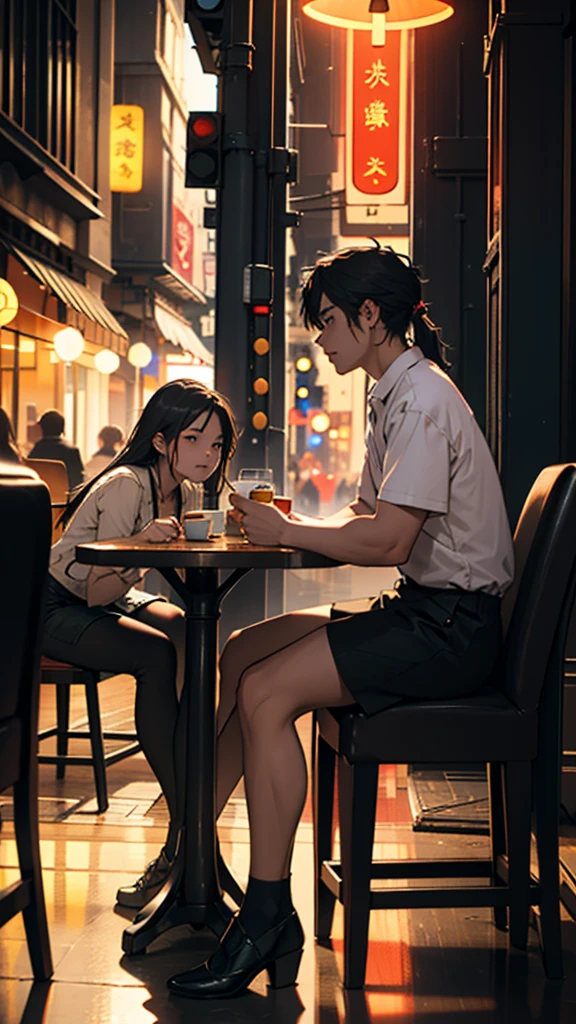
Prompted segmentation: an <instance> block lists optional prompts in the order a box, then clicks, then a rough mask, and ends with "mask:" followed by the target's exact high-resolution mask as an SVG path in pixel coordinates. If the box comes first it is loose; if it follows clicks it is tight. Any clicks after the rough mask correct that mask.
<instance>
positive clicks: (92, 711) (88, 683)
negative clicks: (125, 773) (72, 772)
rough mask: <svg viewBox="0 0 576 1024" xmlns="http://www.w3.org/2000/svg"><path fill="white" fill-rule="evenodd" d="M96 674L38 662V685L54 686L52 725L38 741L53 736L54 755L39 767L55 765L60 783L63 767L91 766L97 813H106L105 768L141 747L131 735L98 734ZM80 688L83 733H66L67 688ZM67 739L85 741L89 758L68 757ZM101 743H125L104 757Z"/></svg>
mask: <svg viewBox="0 0 576 1024" xmlns="http://www.w3.org/2000/svg"><path fill="white" fill-rule="evenodd" d="M99 681H100V673H99V672H95V671H93V670H91V669H85V668H79V667H78V666H77V665H68V664H67V663H66V662H63V661H53V660H52V658H46V657H43V658H42V660H41V662H40V682H41V683H55V684H56V725H55V726H52V727H51V728H49V729H42V730H41V731H40V732H39V733H38V740H39V741H40V742H41V741H42V740H47V739H49V738H50V737H51V736H56V754H52V755H49V754H39V755H38V763H39V764H55V765H56V778H57V779H63V778H64V774H65V771H66V765H91V766H92V769H93V771H94V782H95V784H96V799H97V802H98V813H99V814H102V813H103V812H104V811H106V810H107V809H108V787H107V784H106V768H107V767H108V766H109V765H111V764H116V763H117V762H118V761H123V760H124V758H125V757H131V756H132V754H137V753H138V752H139V751H140V749H141V747H140V743H139V742H138V737H137V735H136V733H135V732H117V731H109V730H105V731H104V732H103V731H102V723H101V719H100V701H99V699H98V683H99ZM71 686H84V689H85V693H86V709H87V712H88V728H87V729H70V687H71ZM71 739H82V740H89V742H90V747H91V751H92V753H91V755H79V754H69V753H68V741H69V740H71ZM104 740H127V741H129V742H128V743H127V745H126V746H123V747H120V748H119V749H118V750H113V751H110V752H109V753H106V752H105V750H104Z"/></svg>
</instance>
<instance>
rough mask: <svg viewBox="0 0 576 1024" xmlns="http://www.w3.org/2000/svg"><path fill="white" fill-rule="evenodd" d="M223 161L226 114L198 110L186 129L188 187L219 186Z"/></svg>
mask: <svg viewBox="0 0 576 1024" xmlns="http://www.w3.org/2000/svg"><path fill="white" fill-rule="evenodd" d="M221 162H222V115H221V114H217V113H215V112H214V111H212V110H210V111H195V112H194V113H192V114H190V115H189V116H188V127H187V130H186V188H218V186H219V185H220V170H221Z"/></svg>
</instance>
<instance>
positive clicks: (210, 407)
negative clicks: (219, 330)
mask: <svg viewBox="0 0 576 1024" xmlns="http://www.w3.org/2000/svg"><path fill="white" fill-rule="evenodd" d="M213 413H215V414H216V415H217V417H218V419H219V420H220V426H221V427H222V457H221V459H220V462H219V464H218V466H217V468H216V469H215V470H214V473H213V474H212V477H210V478H209V479H210V481H211V482H212V483H213V484H215V491H216V493H217V494H219V493H220V491H221V490H222V488H223V486H224V483H225V482H226V470H227V468H228V465H229V462H230V459H231V458H232V456H233V454H234V451H235V449H236V442H237V440H238V432H237V429H236V423H235V422H234V416H233V413H232V410H231V408H230V405H229V404H228V401H227V399H226V398H224V396H223V395H220V394H219V393H218V392H217V391H211V390H210V388H207V387H206V385H205V384H201V383H200V382H199V381H196V380H173V381H170V383H168V384H164V385H163V386H162V387H161V388H158V391H156V392H155V393H154V394H153V395H152V398H151V399H150V400H149V401H148V403H147V404H146V406H145V408H144V410H143V411H142V414H141V416H140V419H139V420H138V422H137V424H136V426H135V427H134V429H133V431H132V433H131V434H130V437H129V438H128V440H127V442H126V444H125V445H124V448H122V450H121V451H120V452H119V453H118V455H117V456H116V458H115V459H113V460H112V462H110V463H109V464H108V465H107V466H106V468H105V469H103V470H102V472H101V473H98V474H97V476H95V477H94V478H93V479H92V480H90V482H89V483H87V484H86V485H85V487H83V488H82V489H81V490H80V491H79V492H78V493H77V494H76V495H75V496H74V498H73V499H72V501H71V502H70V503H69V504H68V505H67V506H66V509H65V510H64V512H63V513H62V515H61V517H60V519H59V523H61V524H62V525H63V526H67V524H68V523H69V522H70V519H71V518H72V516H73V515H74V513H75V511H76V509H77V508H78V507H79V505H81V504H82V502H83V501H84V498H85V497H86V495H87V494H88V493H89V491H91V490H92V488H93V487H94V485H95V484H96V482H97V481H98V480H99V479H100V477H102V476H104V474H105V473H109V472H110V470H111V469H116V468H117V467H118V466H154V465H155V464H156V463H157V461H158V455H159V453H158V451H157V450H156V448H155V447H154V445H153V444H152V439H153V438H154V437H155V435H156V434H158V433H160V434H162V435H163V437H164V440H165V441H166V444H167V445H168V444H170V442H171V441H173V440H174V438H178V437H179V436H180V434H181V433H182V431H183V430H186V428H187V427H189V426H190V424H191V423H192V422H194V421H195V420H197V419H198V418H199V417H200V416H204V420H203V422H202V424H201V425H200V428H199V429H200V430H203V429H204V427H205V426H206V424H207V423H208V420H209V419H210V417H211V416H212V414H213ZM175 458H176V446H174V451H173V453H172V460H171V466H170V468H171V469H173V468H174V460H175ZM204 483H205V484H208V485H209V483H208V481H204Z"/></svg>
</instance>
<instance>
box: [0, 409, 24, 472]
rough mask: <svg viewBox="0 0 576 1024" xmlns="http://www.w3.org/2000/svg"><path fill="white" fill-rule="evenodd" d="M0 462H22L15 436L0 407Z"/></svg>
mask: <svg viewBox="0 0 576 1024" xmlns="http://www.w3.org/2000/svg"><path fill="white" fill-rule="evenodd" d="M0 462H22V457H21V455H20V452H19V451H18V444H17V442H16V435H15V433H14V428H13V426H12V423H11V420H10V417H9V415H8V413H7V412H5V411H4V409H2V408H1V407H0Z"/></svg>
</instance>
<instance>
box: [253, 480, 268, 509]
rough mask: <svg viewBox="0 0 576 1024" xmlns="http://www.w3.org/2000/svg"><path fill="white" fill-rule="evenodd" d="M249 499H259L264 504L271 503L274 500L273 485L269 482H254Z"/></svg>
mask: <svg viewBox="0 0 576 1024" xmlns="http://www.w3.org/2000/svg"><path fill="white" fill-rule="evenodd" d="M249 497H250V500H251V501H261V502H263V503H264V504H265V505H271V504H272V502H273V501H274V485H273V484H271V483H265V484H264V483H262V484H256V485H255V486H254V487H253V488H252V490H251V491H250V495H249Z"/></svg>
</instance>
